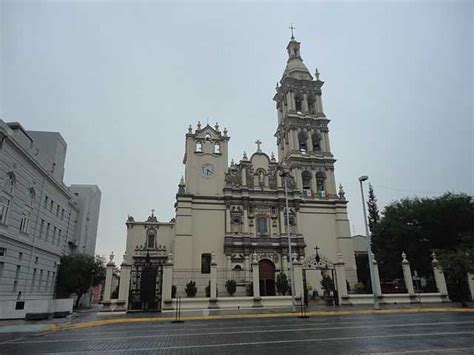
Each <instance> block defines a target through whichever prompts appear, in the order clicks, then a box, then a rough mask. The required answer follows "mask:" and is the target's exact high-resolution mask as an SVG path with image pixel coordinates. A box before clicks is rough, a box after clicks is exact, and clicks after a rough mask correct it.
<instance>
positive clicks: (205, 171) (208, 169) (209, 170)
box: [201, 163, 214, 178]
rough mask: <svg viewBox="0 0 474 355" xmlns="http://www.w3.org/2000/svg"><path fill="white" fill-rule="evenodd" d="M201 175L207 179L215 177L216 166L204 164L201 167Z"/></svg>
mask: <svg viewBox="0 0 474 355" xmlns="http://www.w3.org/2000/svg"><path fill="white" fill-rule="evenodd" d="M201 174H202V176H204V177H206V178H210V177H212V176H213V175H214V165H212V164H211V163H206V164H203V165H202V167H201Z"/></svg>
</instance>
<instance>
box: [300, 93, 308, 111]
mask: <svg viewBox="0 0 474 355" xmlns="http://www.w3.org/2000/svg"><path fill="white" fill-rule="evenodd" d="M301 106H302V107H301V108H302V109H303V113H308V95H306V94H303V102H302V105H301Z"/></svg>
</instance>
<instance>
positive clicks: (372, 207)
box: [367, 184, 380, 233]
mask: <svg viewBox="0 0 474 355" xmlns="http://www.w3.org/2000/svg"><path fill="white" fill-rule="evenodd" d="M367 210H368V214H369V216H368V219H369V229H370V232H371V233H373V232H374V229H375V226H376V225H377V223H378V222H379V220H380V214H379V208H378V206H377V198H376V197H375V193H374V188H373V187H372V184H369V198H368V200H367Z"/></svg>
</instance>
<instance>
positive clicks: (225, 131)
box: [224, 127, 229, 137]
mask: <svg viewBox="0 0 474 355" xmlns="http://www.w3.org/2000/svg"><path fill="white" fill-rule="evenodd" d="M227 132H229V131H228V130H227V128H225V127H224V137H227Z"/></svg>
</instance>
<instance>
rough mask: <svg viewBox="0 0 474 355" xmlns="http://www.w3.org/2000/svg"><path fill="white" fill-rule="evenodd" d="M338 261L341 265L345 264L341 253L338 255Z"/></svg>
mask: <svg viewBox="0 0 474 355" xmlns="http://www.w3.org/2000/svg"><path fill="white" fill-rule="evenodd" d="M337 260H338V261H339V262H340V263H342V262H343V260H342V253H341V252H339V253H337Z"/></svg>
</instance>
